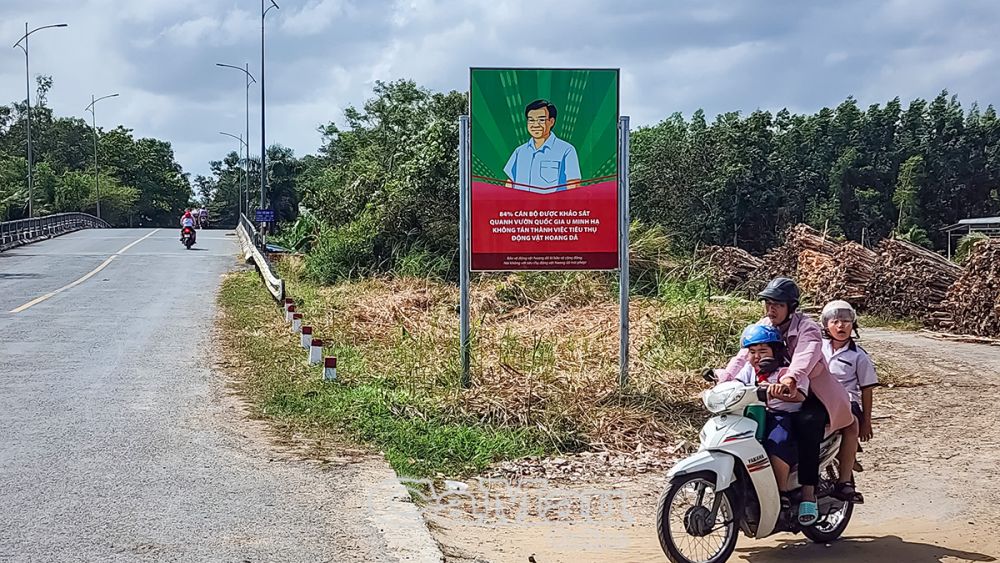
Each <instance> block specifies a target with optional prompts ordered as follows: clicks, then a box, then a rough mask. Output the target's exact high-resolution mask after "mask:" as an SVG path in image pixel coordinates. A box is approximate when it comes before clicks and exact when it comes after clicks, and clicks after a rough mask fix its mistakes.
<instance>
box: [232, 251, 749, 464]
mask: <svg viewBox="0 0 1000 563" xmlns="http://www.w3.org/2000/svg"><path fill="white" fill-rule="evenodd" d="M418 262H420V261H416V260H415V262H414V264H417V263H418ZM279 268H280V269H281V274H282V277H283V278H284V279H285V282H286V289H287V291H288V294H289V295H290V296H292V297H294V298H295V299H296V304H297V307H298V311H300V312H302V313H303V314H304V316H305V319H306V323H305V324H308V325H312V326H313V327H314V328H315V330H316V333H317V334H318V336H319V337H320V338H322V339H323V340H324V342H326V343H327V344H328V349H327V352H328V354H330V355H336V356H337V358H338V377H339V381H338V383H336V384H323V383H322V382H321V381H320V376H319V370H318V369H317V368H309V367H308V366H306V365H305V363H304V361H303V360H304V357H305V354H304V352H303V351H302V350H301V349H300V348H298V346H297V342H298V341H297V339H296V338H294V337H293V335H291V333H289V332H288V330H287V325H285V324H284V323H283V322H282V319H281V317H280V315H279V312H280V310H277V309H276V308H275V307H274V306H273V304H272V303H271V302H269V301H268V299H267V298H266V297H265V296H264V293H263V290H262V289H260V288H259V285H260V284H259V281H258V280H257V279H256V278H255V274H253V273H252V272H250V273H245V274H235V275H233V276H231V277H229V278H228V279H227V280H226V281H225V282H224V284H223V290H222V297H221V298H220V302H221V304H222V309H223V311H224V312H225V316H224V319H223V323H224V325H225V328H226V333H227V334H228V338H229V339H230V343H229V345H230V346H231V347H232V349H233V351H234V353H235V354H236V356H237V359H236V361H238V362H240V367H241V369H242V371H244V372H245V378H244V379H245V381H246V392H247V394H248V396H249V397H250V398H251V399H252V401H253V403H254V405H256V406H257V408H258V409H259V411H260V412H261V413H262V414H264V415H266V416H270V417H275V418H278V419H280V420H282V421H285V422H290V423H295V424H299V425H310V426H313V427H318V428H323V429H332V430H337V431H341V432H344V433H346V434H348V435H350V436H351V437H353V438H355V439H358V440H360V441H362V442H366V443H370V444H373V445H375V446H377V447H378V448H380V449H382V450H383V451H384V452H385V454H386V456H387V458H388V459H389V462H390V463H391V464H392V466H393V468H394V469H396V471H397V472H399V473H400V474H404V475H407V476H413V477H424V476H435V475H438V474H444V475H448V476H464V475H469V474H473V473H476V472H479V471H481V470H482V469H484V468H485V467H487V466H488V465H490V464H492V463H494V462H497V461H501V460H508V459H517V458H520V457H525V456H531V455H548V454H554V453H564V452H574V451H581V450H612V451H632V450H635V449H636V448H637V447H639V446H640V445H641V446H642V447H644V448H665V447H668V446H671V445H673V444H675V443H676V442H677V441H678V440H680V439H681V438H687V439H691V438H692V437H693V436H694V435H696V427H698V426H700V425H701V423H702V422H703V420H704V413H703V412H702V410H701V408H700V406H699V404H698V403H697V402H696V401H695V400H693V399H694V397H695V395H696V394H697V392H698V391H699V390H700V389H702V388H703V387H704V383H703V382H702V381H701V380H700V379H699V378H698V376H697V373H698V370H699V368H701V367H704V366H707V365H711V366H720V365H722V364H723V363H724V362H725V361H726V360H727V359H728V357H729V356H730V355H731V354H733V353H735V352H736V350H737V342H738V335H739V333H740V331H741V330H742V329H743V327H744V326H745V325H746V324H747V323H749V322H752V321H754V320H756V319H757V318H758V317H759V311H758V305H757V304H756V303H748V302H744V301H740V300H733V301H714V300H711V299H709V297H710V295H711V288H710V287H709V285H708V282H707V281H705V280H704V279H703V278H701V277H699V276H698V275H696V273H694V272H693V270H692V271H690V272H689V271H687V270H685V269H683V268H677V269H676V270H675V271H673V272H667V273H659V274H657V276H656V277H655V278H650V279H651V280H653V281H651V282H650V283H651V284H652V283H655V285H650V286H648V291H646V292H645V293H644V296H633V298H632V304H631V319H630V323H631V339H632V343H631V347H632V356H631V364H630V382H629V385H628V387H627V388H625V389H619V388H618V385H617V378H618V305H617V303H616V299H615V298H616V295H617V288H616V284H615V279H614V278H613V277H612V276H610V275H608V274H604V273H565V274H560V273H551V274H542V273H523V274H492V275H484V276H480V277H478V278H477V279H476V280H475V281H474V284H473V288H472V319H473V346H474V354H473V374H472V380H473V385H472V387H471V388H470V389H462V388H461V387H460V385H459V381H460V366H459V362H458V359H459V355H458V315H457V310H456V306H457V303H458V291H457V288H456V287H454V286H453V285H451V284H448V283H445V282H442V281H438V280H437V279H436V276H422V277H396V278H380V279H372V278H365V279H360V280H354V281H347V280H345V281H342V282H340V283H337V284H335V285H330V286H320V285H316V284H314V283H312V282H310V281H308V278H309V275H308V267H307V264H305V263H304V262H303V261H302V260H301V259H298V258H290V259H287V260H284V261H282V262H281V263H280V265H279ZM282 334H284V335H287V336H285V337H284V338H282V337H280V336H277V335H282Z"/></svg>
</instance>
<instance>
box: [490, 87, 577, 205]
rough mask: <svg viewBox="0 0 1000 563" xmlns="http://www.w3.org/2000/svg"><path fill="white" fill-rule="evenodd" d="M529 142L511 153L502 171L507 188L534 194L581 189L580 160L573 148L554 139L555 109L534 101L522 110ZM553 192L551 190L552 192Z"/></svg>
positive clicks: (549, 104) (542, 101)
mask: <svg viewBox="0 0 1000 563" xmlns="http://www.w3.org/2000/svg"><path fill="white" fill-rule="evenodd" d="M524 117H525V118H526V119H527V122H528V134H529V135H531V139H529V140H528V142H527V143H525V144H523V145H520V146H518V147H517V148H516V149H514V152H513V154H511V155H510V159H509V160H508V161H507V166H504V168H503V170H504V172H506V173H507V178H508V180H507V182H506V183H505V184H504V185H505V186H506V187H508V188H514V189H517V190H524V191H529V192H535V193H549V192H553V191H562V190H568V189H572V188H576V187H579V186H580V160H579V158H578V157H577V155H576V148H574V147H573V145H571V144H569V143H567V142H566V141H564V140H562V139H560V138H559V137H556V135H555V133H553V132H552V128H553V127H555V124H556V106H554V105H552V104H551V103H549V102H548V101H546V100H535V101H534V102H531V103H530V104H528V106H527V107H526V108H525V109H524ZM553 188H554V189H553Z"/></svg>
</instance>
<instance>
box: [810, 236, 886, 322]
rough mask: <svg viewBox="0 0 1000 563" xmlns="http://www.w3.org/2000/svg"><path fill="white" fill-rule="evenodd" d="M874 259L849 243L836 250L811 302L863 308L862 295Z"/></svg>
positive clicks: (865, 302) (864, 302)
mask: <svg viewBox="0 0 1000 563" xmlns="http://www.w3.org/2000/svg"><path fill="white" fill-rule="evenodd" d="M877 259H878V255H877V254H875V253H874V252H872V251H871V250H869V249H867V248H865V247H863V246H861V245H860V244H858V243H856V242H852V241H848V242H845V243H843V244H841V245H840V246H839V247H837V250H836V252H834V253H833V268H832V270H830V271H829V272H827V276H826V277H824V278H823V279H822V280H821V281H820V282H819V284H818V285H817V287H816V291H815V292H814V300H815V301H816V302H817V303H827V302H829V301H832V300H834V299H843V300H844V301H847V302H848V303H850V304H851V305H854V307H855V308H856V309H858V310H864V309H865V307H867V299H866V291H867V288H868V282H869V281H870V280H871V277H872V272H873V271H874V270H875V262H876V260H877Z"/></svg>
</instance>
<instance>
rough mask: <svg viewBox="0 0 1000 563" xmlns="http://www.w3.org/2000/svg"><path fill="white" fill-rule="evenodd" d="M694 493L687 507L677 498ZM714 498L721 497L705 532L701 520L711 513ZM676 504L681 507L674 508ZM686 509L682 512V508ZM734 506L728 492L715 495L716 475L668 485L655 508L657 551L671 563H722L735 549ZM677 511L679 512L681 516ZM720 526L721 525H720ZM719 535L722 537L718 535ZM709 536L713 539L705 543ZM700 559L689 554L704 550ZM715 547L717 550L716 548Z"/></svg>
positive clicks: (687, 478)
mask: <svg viewBox="0 0 1000 563" xmlns="http://www.w3.org/2000/svg"><path fill="white" fill-rule="evenodd" d="M689 493H693V494H694V497H695V499H694V500H695V502H694V503H693V504H690V505H687V503H686V502H685V501H684V500H682V499H681V498H680V497H687V496H689ZM716 494H721V495H722V499H721V501H720V505H719V512H718V514H717V515H716V522H715V523H714V525H712V526H711V527H710V528H706V525H707V522H706V521H705V519H704V517H705V516H707V515H708V513H709V512H710V511H711V507H712V504H713V500H714V498H715V495H716ZM678 502H680V503H681V506H680V507H677V506H675V505H676V504H677V503H678ZM685 505H687V508H686V509H684V506H685ZM735 506H736V502H735V500H734V498H733V495H732V492H731V491H730V490H729V489H726V490H723V491H722V492H721V493H717V492H716V491H715V475H713V474H712V473H709V472H702V473H692V474H691V475H682V476H680V477H676V478H674V479H672V480H671V481H670V488H669V489H667V490H666V491H664V493H663V494H662V495H661V496H660V501H659V503H658V504H657V507H656V535H657V537H658V538H659V540H660V548H661V549H663V553H665V554H666V555H667V558H668V559H670V561H672V562H673V563H723V562H725V561H727V560H728V559H729V557H730V556H731V555H732V554H733V550H734V549H736V540H737V536H738V534H739V526H738V524H737V522H736V517H735V509H734V507H735ZM676 508H682V509H683V510H681V511H680V512H678V511H677V510H676ZM720 523H721V525H720ZM718 532H721V537H719V535H718V534H717V533H718ZM710 536H712V537H714V538H716V539H708V538H710ZM706 543H708V544H709V545H708V548H707V549H706V550H705V554H706V555H703V556H698V555H695V554H693V553H688V550H689V549H690V550H692V551H693V550H695V549H696V548H699V547H704V546H705V544H706ZM716 543H717V544H718V546H717V547H716V546H715V544H716Z"/></svg>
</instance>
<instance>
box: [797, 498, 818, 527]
mask: <svg viewBox="0 0 1000 563" xmlns="http://www.w3.org/2000/svg"><path fill="white" fill-rule="evenodd" d="M817 520H819V509H818V508H817V506H816V503H815V502H813V501H805V500H804V501H802V502H800V503H799V525H800V526H812V525H813V524H815V523H816V521H817Z"/></svg>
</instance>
